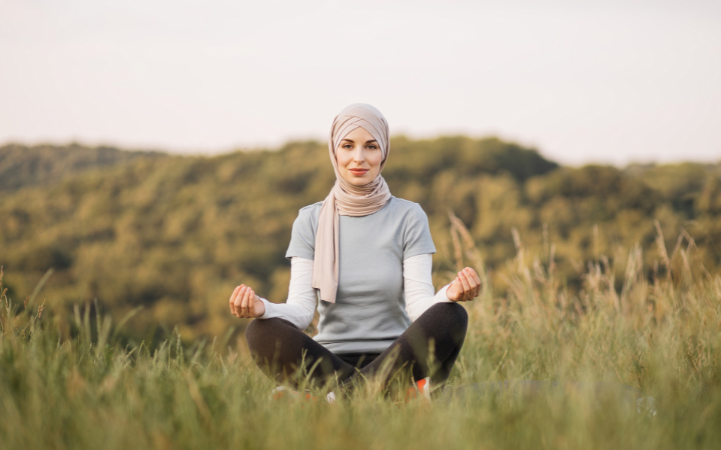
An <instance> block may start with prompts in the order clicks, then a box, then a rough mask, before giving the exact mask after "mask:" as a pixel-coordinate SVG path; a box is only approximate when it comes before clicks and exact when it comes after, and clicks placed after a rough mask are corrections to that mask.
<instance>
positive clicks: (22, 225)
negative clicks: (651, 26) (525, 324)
mask: <svg viewBox="0 0 721 450" xmlns="http://www.w3.org/2000/svg"><path fill="white" fill-rule="evenodd" d="M383 175H384V177H385V178H386V180H387V181H388V184H389V185H390V188H391V192H392V193H393V194H394V195H395V196H396V197H401V198H405V199H408V200H412V201H415V202H418V203H420V204H421V205H422V206H423V208H424V210H425V211H426V213H427V214H428V216H429V220H430V224H431V231H432V234H433V238H434V241H435V243H436V247H437V248H438V254H436V255H435V257H434V271H435V272H434V276H435V281H436V288H440V287H441V286H442V284H444V283H445V282H447V281H448V280H449V279H450V278H451V277H452V275H451V274H452V273H453V271H454V270H455V268H456V267H457V265H458V264H471V263H473V264H476V265H479V264H482V265H483V266H484V267H477V268H479V269H484V268H485V270H486V271H487V274H488V281H489V282H490V283H491V285H492V288H493V290H494V295H496V296H502V295H504V292H506V290H507V289H508V288H509V286H508V285H507V280H508V279H509V277H508V274H509V273H510V272H513V271H517V270H521V269H520V268H521V267H525V266H524V265H523V264H521V262H524V263H525V262H528V261H527V260H528V259H532V260H533V264H534V265H536V266H541V267H544V268H545V270H548V269H549V268H552V269H553V273H554V274H555V280H556V282H557V283H560V284H561V285H565V286H566V288H567V289H566V291H567V292H568V295H569V296H571V297H572V296H573V295H574V292H576V291H577V290H578V289H579V288H580V287H581V286H582V284H583V283H588V282H589V280H588V279H587V276H586V275H583V274H584V273H589V270H588V268H589V267H593V266H598V267H601V266H604V267H608V268H609V269H608V270H610V271H612V272H613V273H616V274H618V275H619V276H617V277H616V278H617V279H618V280H622V279H623V276H622V274H623V273H624V271H625V270H626V269H627V264H628V263H627V261H633V260H634V258H637V257H638V258H643V260H644V261H643V262H644V263H646V264H647V267H658V264H656V265H655V264H654V263H655V262H658V261H663V260H668V254H671V252H673V250H674V249H676V250H678V249H679V248H682V249H683V250H684V251H685V252H691V251H695V252H696V253H695V258H694V260H693V261H694V264H698V265H700V266H702V268H703V270H705V271H706V273H709V274H712V273H718V272H719V268H720V267H721V163H719V164H715V165H714V164H707V165H704V164H691V163H684V164H677V165H632V166H629V167H626V168H625V169H618V168H615V167H610V166H597V165H589V166H585V167H580V168H571V167H560V166H559V165H558V164H556V163H554V162H552V161H549V160H547V159H545V158H543V157H542V156H541V155H540V154H539V153H538V152H537V151H536V150H534V149H529V148H524V147H522V146H520V145H517V144H514V143H509V142H504V141H501V140H499V139H496V138H484V139H471V138H468V137H463V136H447V137H439V138H436V139H428V140H411V139H408V138H406V137H404V136H397V137H394V138H393V139H392V142H391V154H390V159H389V162H388V165H387V166H386V169H385V170H384V172H383ZM333 181H334V175H333V170H332V168H331V165H330V163H329V161H328V152H327V146H326V144H325V143H321V142H314V141H305V142H291V143H288V144H286V145H284V146H283V147H282V148H280V149H274V150H259V151H252V152H235V153H230V154H224V155H220V156H214V157H189V156H175V155H167V154H162V153H158V152H127V151H123V150H118V149H114V148H109V147H100V148H87V147H83V146H80V145H77V144H74V145H70V146H65V147H61V146H37V147H25V146H20V145H7V146H5V147H2V148H0V265H2V266H4V271H5V278H4V284H5V286H6V287H8V288H9V289H10V291H9V295H10V297H12V298H13V299H15V301H20V300H22V299H24V298H25V297H26V296H28V295H30V294H31V292H33V289H34V288H35V287H36V285H37V284H38V282H39V280H40V279H41V278H42V277H43V275H44V274H45V273H46V272H47V271H48V269H51V268H52V269H54V272H53V274H52V275H51V276H50V277H49V279H48V281H47V284H46V285H45V288H44V290H43V293H41V294H40V296H39V299H46V304H45V307H46V308H51V309H53V310H54V313H55V316H56V317H62V316H63V315H65V314H69V313H70V311H72V305H73V304H78V303H81V304H82V303H86V302H91V303H92V302H93V301H97V303H98V305H100V307H101V309H103V310H104V311H110V312H111V313H112V314H113V316H114V317H115V318H116V320H119V318H120V317H122V316H123V315H124V314H126V313H128V312H129V311H131V310H133V309H134V308H136V307H138V306H142V307H143V310H142V312H141V313H140V314H137V315H136V316H135V317H134V318H133V319H132V320H131V321H129V322H128V324H127V325H126V332H127V333H128V336H129V337H130V338H132V339H149V338H150V339H152V338H153V337H154V336H155V334H157V333H159V332H161V331H162V330H163V329H165V330H167V329H172V328H173V327H176V326H177V327H178V329H179V330H180V332H181V334H182V336H183V338H185V339H194V338H196V337H198V336H201V335H210V336H212V335H220V334H222V333H224V332H225V330H227V329H228V328H229V327H230V326H232V325H235V326H242V325H243V323H242V322H240V321H239V320H238V319H236V318H234V317H233V316H231V315H230V314H229V313H228V307H227V300H228V297H229V295H230V293H231V291H232V289H233V287H234V286H236V285H238V284H240V283H246V284H250V285H251V286H253V287H254V288H255V290H256V291H257V292H258V293H259V294H260V295H262V296H265V297H266V298H269V299H270V300H272V301H275V302H282V301H284V300H285V296H286V295H287V289H288V280H289V267H290V265H289V263H288V262H287V260H285V258H284V253H285V250H286V248H287V245H288V242H289V239H290V231H291V226H292V224H293V220H294V219H295V217H296V215H297V212H298V209H299V208H301V207H303V206H305V205H308V204H311V203H314V202H317V201H321V200H323V199H324V198H325V196H326V195H327V193H328V191H329V189H330V188H331V186H332V184H333ZM451 214H453V215H455V216H456V217H458V219H460V221H461V222H462V223H463V224H464V225H465V227H466V228H467V230H468V234H463V230H462V229H461V228H458V227H456V228H451V226H450V225H451ZM452 229H453V230H460V231H461V233H460V234H459V233H458V232H451V230H452ZM659 236H660V237H659ZM463 239H466V240H468V239H471V240H473V242H474V244H475V245H477V246H478V248H479V249H480V250H481V255H480V256H481V257H482V261H478V260H477V259H473V258H470V256H472V255H464V254H463V253H462V252H461V251H459V250H458V249H459V248H460V247H459V240H463ZM659 239H660V240H662V242H663V244H664V245H659ZM636 244H638V246H636ZM697 246H698V247H697ZM629 249H631V250H629ZM665 249H668V254H664V253H665V252H666V250H665ZM685 254H686V253H684V255H685ZM634 255H635V256H634ZM519 259H520V260H524V261H519ZM661 266H662V267H665V266H664V265H661ZM659 270H662V269H656V270H655V271H656V272H658V271H659ZM642 275H643V276H646V277H649V278H653V277H654V276H659V275H663V276H667V275H669V274H663V273H661V274H659V273H647V274H642ZM527 276H529V277H532V276H533V275H532V274H527ZM619 283H620V281H619ZM616 288H617V289H619V290H620V289H622V286H620V285H619V286H616ZM45 292H47V295H45V294H44V293H45ZM158 327H159V328H158Z"/></svg>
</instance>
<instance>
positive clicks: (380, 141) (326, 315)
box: [230, 104, 481, 392]
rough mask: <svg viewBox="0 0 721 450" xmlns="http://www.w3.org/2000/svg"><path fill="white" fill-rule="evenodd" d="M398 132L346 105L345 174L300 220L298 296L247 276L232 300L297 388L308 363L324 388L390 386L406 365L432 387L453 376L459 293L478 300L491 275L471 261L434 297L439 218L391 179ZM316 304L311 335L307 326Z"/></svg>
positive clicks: (280, 378)
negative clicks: (275, 298)
mask: <svg viewBox="0 0 721 450" xmlns="http://www.w3.org/2000/svg"><path fill="white" fill-rule="evenodd" d="M388 135H389V131H388V123H387V122H386V119H385V117H383V115H382V114H381V113H380V111H378V110H377V109H376V108H374V107H373V106H370V105H366V104H353V105H350V106H348V107H346V108H345V109H343V110H342V111H341V112H340V113H339V114H338V116H337V117H336V118H335V120H334V121H333V125H332V127H331V133H330V143H329V151H330V161H331V163H332V164H333V170H335V175H336V182H335V185H334V186H333V188H332V189H331V191H330V193H329V194H328V196H327V197H326V198H325V200H324V201H323V202H318V203H315V204H312V205H310V206H306V207H305V208H302V209H301V210H300V211H299V214H298V218H297V219H296V220H295V222H294V224H293V232H292V236H291V240H290V245H289V247H288V251H287V252H286V255H285V256H286V257H287V258H289V259H290V263H291V277H290V288H289V292H288V300H287V301H286V303H283V304H275V303H270V302H268V301H267V300H265V299H263V298H260V297H259V296H258V295H256V293H255V291H254V290H253V289H252V288H251V287H250V286H247V285H244V284H241V285H240V286H238V287H236V288H235V290H234V291H233V294H232V295H231V297H230V311H231V313H233V314H234V315H236V316H237V317H246V318H255V320H253V321H252V322H251V323H250V324H249V325H248V328H247V330H246V338H247V341H248V346H249V348H250V352H251V355H252V356H253V358H254V360H255V361H256V363H257V364H258V366H259V367H260V368H261V370H263V371H264V372H265V373H266V374H267V375H268V376H270V377H272V378H274V379H276V380H277V382H278V383H279V384H281V385H286V386H289V387H295V386H297V385H296V384H295V383H296V382H297V380H296V379H295V378H294V375H295V374H297V371H298V369H299V368H300V367H301V366H302V365H304V367H305V368H306V370H307V371H308V372H307V373H306V374H305V375H306V376H307V377H308V378H307V379H308V380H310V382H311V383H312V384H315V385H323V384H324V383H327V382H329V381H333V380H335V381H337V382H339V383H341V385H346V386H348V385H349V383H351V382H353V381H354V380H355V381H360V380H364V379H376V380H379V381H380V382H381V383H386V384H387V383H388V382H390V380H391V377H393V376H395V375H397V374H398V373H402V372H404V371H405V373H406V374H408V375H410V377H412V378H411V382H414V383H416V384H417V385H418V386H423V387H424V389H423V390H424V392H430V389H435V388H437V387H441V386H443V384H444V383H445V382H446V380H447V379H448V376H449V374H450V372H451V369H452V367H453V364H454V362H455V361H456V358H457V357H458V353H459V352H460V350H461V346H462V345H463V341H464V338H465V334H466V328H467V324H468V316H467V313H466V311H465V309H464V308H463V307H462V306H461V305H459V304H457V303H456V302H463V301H469V300H472V299H473V298H475V297H477V296H478V294H479V290H480V284H481V282H480V279H479V277H478V275H477V274H476V272H475V271H474V270H473V269H471V268H465V269H463V270H462V271H461V272H459V273H458V276H457V277H456V278H455V280H453V282H452V283H450V284H449V285H447V286H445V287H443V288H442V289H441V290H440V291H438V293H435V294H434V287H433V283H432V278H431V268H432V254H433V253H435V251H436V248H435V246H434V245H433V240H432V238H431V233H430V229H429V227H428V218H427V217H426V214H425V212H424V211H423V209H421V207H420V205H418V204H417V203H413V202H410V201H407V200H402V199H399V198H396V197H393V196H392V195H391V193H390V190H389V189H388V185H387V184H386V182H385V180H384V179H383V177H382V176H381V171H382V170H383V167H384V166H385V164H386V162H387V161H388V156H389V153H390V147H389V136H388ZM316 305H317V307H318V312H319V316H320V319H319V322H318V334H317V335H316V336H315V337H314V338H311V337H309V336H308V335H306V334H305V333H303V330H305V329H306V327H307V326H308V325H309V324H310V323H311V320H312V319H313V316H314V313H315V308H316ZM380 369H383V370H380Z"/></svg>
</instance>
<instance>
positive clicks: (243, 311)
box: [240, 288, 250, 317]
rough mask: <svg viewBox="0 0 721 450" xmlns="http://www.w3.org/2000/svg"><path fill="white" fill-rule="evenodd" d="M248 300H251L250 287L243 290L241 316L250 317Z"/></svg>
mask: <svg viewBox="0 0 721 450" xmlns="http://www.w3.org/2000/svg"><path fill="white" fill-rule="evenodd" d="M248 300H250V288H246V289H245V291H243V300H242V302H241V304H240V316H241V317H250V316H249V315H248V314H249V313H248Z"/></svg>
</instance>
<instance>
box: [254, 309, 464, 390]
mask: <svg viewBox="0 0 721 450" xmlns="http://www.w3.org/2000/svg"><path fill="white" fill-rule="evenodd" d="M467 326H468V314H467V313H466V310H465V309H464V308H463V307H462V306H461V305H459V304H457V303H437V304H435V305H433V306H432V307H431V308H429V309H428V310H427V311H426V312H424V313H423V315H421V317H419V318H418V319H417V320H416V321H415V322H413V323H412V324H411V326H410V327H408V329H407V330H406V331H405V332H404V333H403V334H402V335H400V336H399V337H398V339H396V340H395V341H394V342H393V344H391V345H390V347H388V348H387V349H386V350H385V351H384V352H383V353H381V354H379V355H378V354H366V355H360V354H354V355H335V354H333V353H331V352H330V351H329V350H328V349H326V348H325V347H323V346H322V345H320V344H319V343H317V342H316V341H314V340H313V339H312V338H310V337H309V336H308V335H306V334H305V333H303V332H302V331H301V330H299V329H298V328H297V327H296V326H295V325H293V324H291V323H290V322H288V321H287V320H284V319H279V318H273V319H256V320H253V321H252V322H251V323H250V324H249V325H248V328H247V329H246V331H245V337H246V339H247V341H248V347H249V348H250V353H251V355H252V356H253V359H254V360H255V362H256V363H257V364H258V367H260V369H261V370H263V372H265V373H266V375H268V376H269V377H271V378H274V379H275V380H276V381H277V382H279V383H283V384H289V385H291V386H298V382H299V381H301V380H302V379H306V380H307V381H308V382H310V384H311V385H315V386H320V385H323V384H325V383H327V382H329V381H332V380H338V381H339V382H341V383H342V384H348V383H349V382H351V381H353V380H355V379H356V378H357V377H359V376H362V377H366V378H375V377H378V376H380V377H382V378H381V381H382V383H383V385H384V386H386V385H387V384H388V382H389V381H390V380H391V378H392V377H393V376H395V375H397V374H398V373H399V371H401V372H403V370H404V369H405V370H406V371H407V372H406V373H409V374H410V375H411V376H412V377H413V379H414V380H420V379H423V378H426V377H428V376H430V377H431V384H432V385H436V386H438V385H442V384H444V383H445V382H446V380H447V379H448V376H449V375H450V373H451V369H452V368H453V364H454V363H455V361H456V358H457V357H458V353H459V352H460V351H461V347H462V346H463V341H464V339H465V337H466V328H467ZM300 368H303V370H304V371H305V372H303V373H300V375H301V380H299V379H298V375H299V372H298V371H299V369H300ZM306 377H307V378H306Z"/></svg>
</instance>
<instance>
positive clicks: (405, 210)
mask: <svg viewBox="0 0 721 450" xmlns="http://www.w3.org/2000/svg"><path fill="white" fill-rule="evenodd" d="M391 201H392V202H393V204H392V205H391V206H392V207H393V209H394V211H395V212H396V213H397V214H400V215H402V216H404V217H423V218H425V217H426V213H425V211H423V208H422V207H421V205H420V204H418V203H416V202H412V201H410V200H406V199H403V198H398V197H391Z"/></svg>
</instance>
